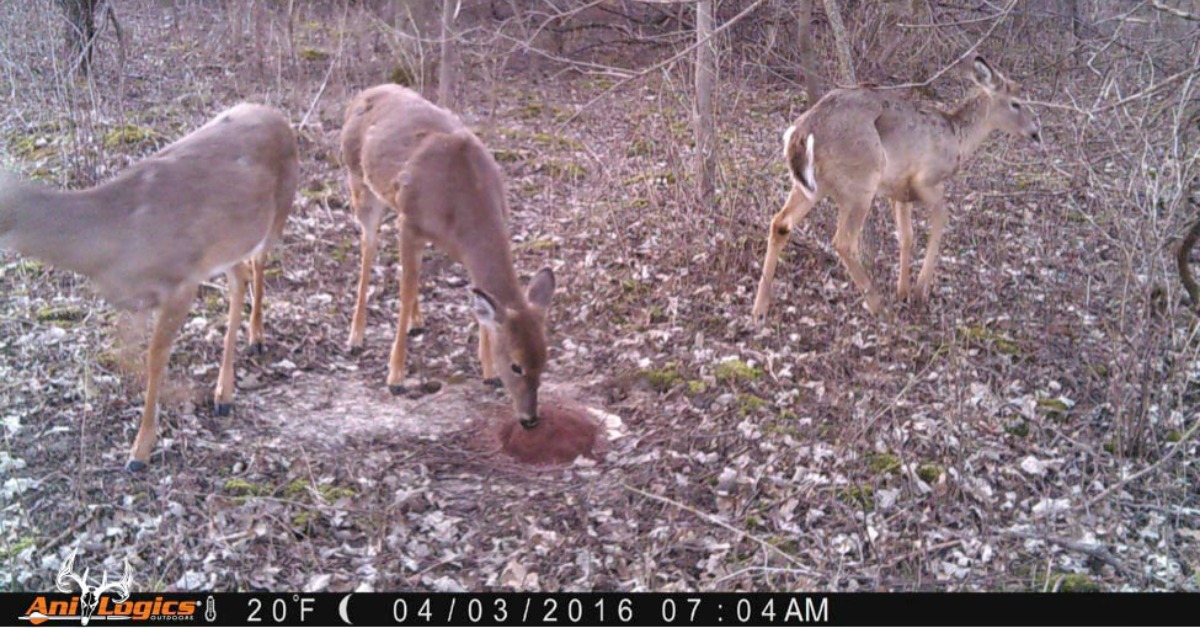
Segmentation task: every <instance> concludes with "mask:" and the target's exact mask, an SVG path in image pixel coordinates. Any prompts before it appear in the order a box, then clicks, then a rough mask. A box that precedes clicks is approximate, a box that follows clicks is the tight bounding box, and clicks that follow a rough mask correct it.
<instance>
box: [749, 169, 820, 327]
mask: <svg viewBox="0 0 1200 628" xmlns="http://www.w3.org/2000/svg"><path fill="white" fill-rule="evenodd" d="M815 205H816V202H815V201H813V200H810V199H809V198H808V197H807V196H805V195H804V192H803V191H801V189H800V186H798V185H796V184H794V183H793V184H792V191H791V192H790V193H789V194H788V197H787V201H785V202H784V204H783V208H782V209H780V210H779V212H777V213H776V214H775V217H774V218H772V219H771V231H770V234H769V235H768V238H767V256H766V258H765V259H763V268H762V276H761V277H760V278H759V280H758V293H757V295H755V297H754V310H753V313H752V314H751V316H752V318H753V319H754V321H755V323H757V324H762V322H763V319H765V318H766V316H767V309H768V308H769V307H770V306H771V282H772V281H774V279H775V266H776V265H777V264H778V263H779V255H780V253H781V252H782V251H783V247H784V245H785V244H787V241H788V236H790V235H791V233H792V229H794V228H795V226H796V223H798V222H800V221H801V220H804V217H805V216H807V215H808V212H810V211H812V208H813V206H815Z"/></svg>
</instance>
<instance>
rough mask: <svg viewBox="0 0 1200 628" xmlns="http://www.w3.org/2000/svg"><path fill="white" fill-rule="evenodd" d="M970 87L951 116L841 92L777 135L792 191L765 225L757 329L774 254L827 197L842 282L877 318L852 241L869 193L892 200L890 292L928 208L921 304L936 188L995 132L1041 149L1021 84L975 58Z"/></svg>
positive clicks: (929, 268) (903, 279)
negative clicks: (915, 214)
mask: <svg viewBox="0 0 1200 628" xmlns="http://www.w3.org/2000/svg"><path fill="white" fill-rule="evenodd" d="M972 69H973V72H972V74H971V79H972V80H973V81H974V82H975V83H976V85H977V86H978V88H979V89H978V91H977V93H975V94H973V95H972V96H970V97H969V98H968V99H967V100H966V101H964V102H963V103H962V104H960V105H959V106H958V108H957V109H955V110H954V111H953V112H952V113H943V112H941V111H938V110H937V109H934V108H931V107H926V106H922V105H920V104H917V103H914V102H912V101H911V100H909V99H908V98H906V97H905V96H902V95H899V94H897V93H895V92H890V91H886V90H880V89H872V88H856V89H839V90H835V91H832V92H829V93H828V94H826V95H825V97H824V98H822V99H821V100H820V101H818V102H817V104H815V105H813V107H812V109H809V110H808V111H807V112H805V113H804V115H802V116H800V118H799V119H797V120H796V123H795V124H794V125H793V126H792V127H791V128H789V129H788V130H787V132H785V133H784V135H783V143H784V155H785V157H786V158H787V161H788V168H789V170H790V171H791V175H792V190H791V193H790V194H788V198H787V201H786V202H785V203H784V205H783V209H781V210H779V212H778V213H777V214H775V218H774V219H772V220H771V232H770V236H769V243H768V245H767V256H766V259H765V260H764V262H763V270H762V278H761V279H760V280H759V284H758V295H757V297H756V298H755V300H754V312H753V317H754V320H755V321H756V322H758V323H761V322H762V321H763V320H764V319H765V318H766V315H767V308H768V307H769V306H770V304H771V280H772V279H773V278H774V276H775V265H776V263H777V262H778V261H779V253H780V251H782V250H783V246H784V244H786V243H787V239H788V235H789V234H790V233H791V232H792V229H793V228H795V226H796V223H798V222H799V221H801V220H803V219H804V217H805V216H806V215H808V212H809V211H810V210H812V208H813V206H814V205H816V204H817V202H819V201H820V200H821V199H823V198H825V197H826V196H828V197H830V198H832V199H833V201H834V202H835V203H837V206H838V221H837V233H836V234H835V235H834V238H833V245H834V248H835V249H836V250H837V252H838V256H839V257H840V258H841V260H842V263H843V264H845V266H846V270H848V271H849V272H850V278H851V279H852V280H853V281H854V283H855V285H857V286H858V288H859V289H860V290H862V291H863V293H864V294H865V295H866V307H867V309H868V310H869V311H870V312H871V313H872V314H877V313H878V312H879V309H880V305H881V297H880V294H879V293H878V292H877V291H876V288H875V286H874V285H873V284H872V283H871V278H870V277H868V276H867V272H866V270H865V269H864V268H863V265H862V262H861V260H860V259H859V254H860V251H859V237H860V236H861V235H862V228H863V222H864V221H865V220H866V217H867V213H868V212H869V211H870V209H871V201H872V200H873V199H874V198H875V196H876V194H882V195H884V196H886V197H888V198H889V199H891V200H892V206H893V209H894V211H895V217H896V236H897V240H898V241H899V245H900V278H899V282H898V286H897V293H898V294H899V296H900V298H901V299H907V298H908V296H909V273H910V266H911V261H912V240H913V232H912V205H913V203H914V202H919V203H921V204H922V205H924V206H925V207H927V208H928V209H929V212H930V219H929V243H928V246H927V247H926V249H925V263H924V264H923V265H922V267H921V274H920V276H918V278H917V285H916V298H917V299H918V300H919V301H921V302H924V301H926V300H928V298H929V292H930V288H931V286H932V284H933V278H934V273H935V271H936V269H937V260H938V246H939V245H940V243H941V239H942V230H943V229H945V227H946V219H947V214H946V205H945V201H944V199H943V191H944V184H943V182H944V181H945V180H946V179H947V178H949V177H950V176H951V175H953V174H954V173H955V172H957V171H958V169H959V167H961V166H962V164H963V162H964V161H966V160H967V158H969V157H970V156H971V154H972V153H974V152H975V150H976V149H977V148H979V145H980V144H982V143H983V140H984V139H986V138H987V136H988V135H990V134H991V132H992V131H994V130H1001V131H1006V132H1008V133H1010V134H1012V135H1016V136H1024V137H1028V138H1030V139H1032V140H1033V141H1034V142H1038V143H1040V142H1041V135H1040V130H1039V127H1038V120H1037V117H1036V116H1034V114H1033V113H1032V112H1031V111H1030V110H1029V109H1028V107H1025V106H1024V105H1023V104H1022V102H1021V100H1020V98H1019V97H1018V94H1019V89H1020V87H1019V85H1018V84H1017V83H1014V82H1012V81H1010V80H1008V79H1006V78H1005V77H1004V76H1002V75H1001V74H1000V73H999V72H997V71H996V70H994V69H992V67H991V66H990V65H988V62H987V61H986V60H984V58H983V57H975V60H974V63H973V66H972Z"/></svg>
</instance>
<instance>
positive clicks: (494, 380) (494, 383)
mask: <svg viewBox="0 0 1200 628" xmlns="http://www.w3.org/2000/svg"><path fill="white" fill-rule="evenodd" d="M483 383H484V384H486V385H488V386H491V387H492V388H499V387H501V386H503V385H504V382H502V381H500V378H499V377H489V378H487V379H485V380H483Z"/></svg>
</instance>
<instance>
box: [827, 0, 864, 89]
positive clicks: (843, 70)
mask: <svg viewBox="0 0 1200 628" xmlns="http://www.w3.org/2000/svg"><path fill="white" fill-rule="evenodd" d="M824 2H825V15H826V17H828V18H829V28H830V30H832V31H833V47H834V49H835V50H836V51H837V62H838V63H837V65H838V77H837V82H838V84H839V85H842V86H845V87H854V86H855V85H858V79H857V78H855V76H854V57H853V56H852V55H851V54H850V39H849V37H847V35H846V25H845V24H844V23H842V10H841V9H839V8H838V0H824Z"/></svg>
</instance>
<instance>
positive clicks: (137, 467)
mask: <svg viewBox="0 0 1200 628" xmlns="http://www.w3.org/2000/svg"><path fill="white" fill-rule="evenodd" d="M145 469H146V463H144V462H142V461H141V460H130V461H129V462H127V463H125V470H126V471H128V472H130V473H137V472H139V471H144V470H145Z"/></svg>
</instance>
